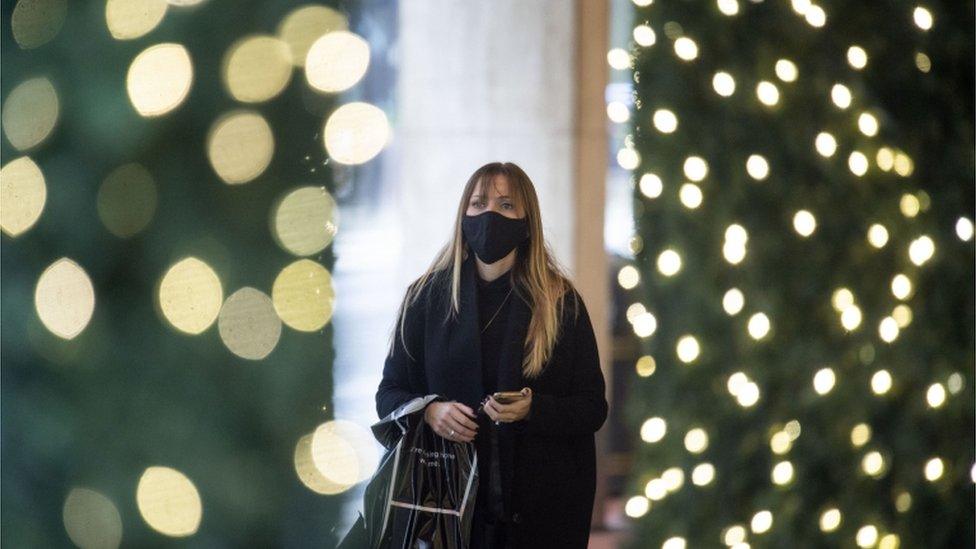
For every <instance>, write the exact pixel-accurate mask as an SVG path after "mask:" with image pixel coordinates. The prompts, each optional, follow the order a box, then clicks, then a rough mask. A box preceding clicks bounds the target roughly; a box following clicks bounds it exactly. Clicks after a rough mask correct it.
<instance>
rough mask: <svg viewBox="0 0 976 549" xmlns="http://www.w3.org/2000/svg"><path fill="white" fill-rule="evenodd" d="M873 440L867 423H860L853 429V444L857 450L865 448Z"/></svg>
mask: <svg viewBox="0 0 976 549" xmlns="http://www.w3.org/2000/svg"><path fill="white" fill-rule="evenodd" d="M870 440H871V427H870V426H868V424H867V423H858V424H857V425H855V426H854V428H853V429H851V444H853V445H854V447H856V448H860V447H861V446H864V445H865V444H867V443H868V442H869V441H870Z"/></svg>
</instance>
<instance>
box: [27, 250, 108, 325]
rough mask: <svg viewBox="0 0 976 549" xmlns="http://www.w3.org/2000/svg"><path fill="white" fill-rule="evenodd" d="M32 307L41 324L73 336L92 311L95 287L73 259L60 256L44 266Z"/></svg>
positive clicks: (93, 308) (87, 319)
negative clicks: (46, 266)
mask: <svg viewBox="0 0 976 549" xmlns="http://www.w3.org/2000/svg"><path fill="white" fill-rule="evenodd" d="M34 307H35V309H36V310H37V316H38V317H39V318H40V319H41V322H43V323H44V326H45V327H46V328H47V329H48V330H50V331H51V333H53V334H54V335H56V336H58V337H60V338H63V339H73V338H74V337H75V336H77V335H78V334H80V333H81V332H82V331H83V330H84V329H85V327H86V326H88V322H89V321H90V320H91V318H92V314H94V312H95V288H94V287H93V286H92V282H91V278H89V277H88V273H86V272H85V270H84V269H83V268H82V267H81V265H78V264H77V263H75V262H74V261H73V260H71V259H68V258H67V257H62V258H61V259H58V260H57V261H55V262H54V263H52V264H51V265H50V266H48V268H46V269H44V272H43V273H41V276H40V278H39V279H38V280H37V287H36V288H35V289H34Z"/></svg>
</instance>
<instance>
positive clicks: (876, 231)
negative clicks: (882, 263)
mask: <svg viewBox="0 0 976 549" xmlns="http://www.w3.org/2000/svg"><path fill="white" fill-rule="evenodd" d="M868 242H870V243H871V245H872V246H874V247H875V248H883V247H884V245H885V244H887V243H888V229H886V228H885V226H884V225H881V224H879V223H874V224H873V225H871V227H869V228H868Z"/></svg>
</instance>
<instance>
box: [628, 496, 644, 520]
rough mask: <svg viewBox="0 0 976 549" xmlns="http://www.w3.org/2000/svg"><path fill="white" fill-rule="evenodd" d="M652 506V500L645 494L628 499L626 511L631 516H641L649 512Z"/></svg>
mask: <svg viewBox="0 0 976 549" xmlns="http://www.w3.org/2000/svg"><path fill="white" fill-rule="evenodd" d="M650 508H651V502H650V501H648V500H647V498H645V497H644V496H634V497H632V498H630V499H628V500H627V503H626V504H625V505H624V513H626V514H627V516H628V517H630V518H640V517H642V516H644V515H645V514H647V511H648V510H649V509H650Z"/></svg>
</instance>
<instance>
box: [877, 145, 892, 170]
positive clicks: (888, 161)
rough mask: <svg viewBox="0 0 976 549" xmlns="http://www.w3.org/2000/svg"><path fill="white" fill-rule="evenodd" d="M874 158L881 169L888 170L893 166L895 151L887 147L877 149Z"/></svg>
mask: <svg viewBox="0 0 976 549" xmlns="http://www.w3.org/2000/svg"><path fill="white" fill-rule="evenodd" d="M874 160H875V162H877V163H878V167H879V168H881V170H882V171H885V172H890V171H891V169H892V168H894V167H895V153H894V152H893V151H892V150H891V149H890V148H888V147H881V148H880V149H878V154H876V155H875V157H874Z"/></svg>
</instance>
